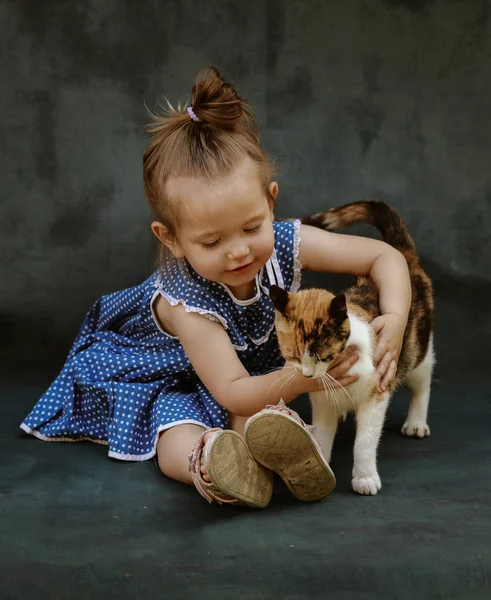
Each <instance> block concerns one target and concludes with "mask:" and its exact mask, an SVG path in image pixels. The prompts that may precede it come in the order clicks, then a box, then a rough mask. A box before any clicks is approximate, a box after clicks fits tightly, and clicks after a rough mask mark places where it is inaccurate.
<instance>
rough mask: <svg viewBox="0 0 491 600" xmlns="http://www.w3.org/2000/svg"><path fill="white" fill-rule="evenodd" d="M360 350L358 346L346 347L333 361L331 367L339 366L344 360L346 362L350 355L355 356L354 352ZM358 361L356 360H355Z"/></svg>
mask: <svg viewBox="0 0 491 600" xmlns="http://www.w3.org/2000/svg"><path fill="white" fill-rule="evenodd" d="M357 350H358V347H357V346H348V347H347V348H345V349H344V350H343V351H342V352H341V354H340V355H339V356H337V357H336V358H335V359H334V360H333V361H332V363H331V364H330V366H329V369H333V368H334V367H337V366H338V365H340V364H341V363H342V362H344V361H345V360H346V359H347V358H349V357H350V356H353V354H354V353H355V352H356V351H357ZM355 362H356V361H355ZM329 372H330V371H329Z"/></svg>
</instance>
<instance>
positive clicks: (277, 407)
mask: <svg viewBox="0 0 491 600" xmlns="http://www.w3.org/2000/svg"><path fill="white" fill-rule="evenodd" d="M265 410H272V411H275V412H280V413H283V414H285V415H288V416H289V417H291V418H292V419H294V420H295V421H296V422H297V423H298V424H299V425H301V426H302V427H303V428H304V429H305V430H306V431H307V432H308V433H309V434H310V436H311V438H312V441H313V442H314V444H315V445H316V446H317V449H318V450H319V452H320V453H321V456H324V455H323V452H322V448H321V447H320V444H319V442H318V441H317V440H316V439H315V433H314V432H315V425H309V424H308V423H306V422H305V421H304V420H303V419H302V418H301V417H300V415H299V414H298V413H297V412H295V411H294V410H292V409H291V408H288V406H287V405H286V404H285V403H284V402H283V400H280V401H279V402H278V404H268V405H267V406H266V409H265Z"/></svg>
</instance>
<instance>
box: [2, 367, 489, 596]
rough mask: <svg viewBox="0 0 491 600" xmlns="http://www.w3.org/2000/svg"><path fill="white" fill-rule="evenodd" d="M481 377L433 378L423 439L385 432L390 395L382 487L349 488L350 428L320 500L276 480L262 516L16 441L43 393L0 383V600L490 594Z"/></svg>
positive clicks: (485, 406) (76, 452)
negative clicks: (300, 496)
mask: <svg viewBox="0 0 491 600" xmlns="http://www.w3.org/2000/svg"><path fill="white" fill-rule="evenodd" d="M486 377H487V375H486V374H483V378H482V380H479V379H477V380H476V378H475V377H473V378H472V380H470V381H468V382H466V385H464V384H453V383H451V381H445V380H443V381H438V380H437V381H436V383H435V385H434V391H433V397H432V403H431V416H430V424H431V429H432V437H431V438H429V439H426V440H417V441H416V440H408V439H405V438H403V437H402V436H401V435H400V434H399V428H400V425H401V423H402V422H403V418H404V414H405V410H406V395H405V393H404V392H401V393H399V394H398V395H397V396H396V397H395V399H394V402H393V404H392V406H391V408H390V412H389V416H388V420H387V424H386V428H385V433H384V438H383V441H382V444H381V450H380V473H381V476H382V480H383V489H382V492H381V493H380V495H378V496H376V497H373V498H366V497H360V496H357V495H355V494H353V493H352V492H351V491H350V469H351V448H352V443H353V425H352V423H351V422H349V423H347V424H345V425H344V426H343V427H342V428H341V430H340V435H339V438H338V440H337V443H336V445H335V449H334V459H333V468H334V470H335V472H336V474H337V477H338V486H337V488H336V490H335V491H334V493H333V494H332V495H331V496H330V497H329V498H328V499H327V500H326V501H324V502H321V503H315V504H301V503H299V502H297V501H295V500H294V499H293V497H291V496H290V495H289V493H288V491H287V489H286V488H285V487H284V486H283V484H282V482H281V481H277V482H276V489H275V495H274V497H273V500H272V503H271V504H270V506H269V507H268V508H267V509H265V510H264V511H253V510H247V509H236V508H231V507H217V506H209V505H207V504H206V502H205V501H203V500H202V499H201V497H200V496H199V495H198V494H197V492H195V490H194V489H193V488H188V487H186V486H183V485H180V484H177V483H174V482H172V481H169V480H167V479H165V478H164V477H163V476H159V474H158V471H157V470H156V468H155V467H154V465H153V462H152V461H148V462H145V463H122V462H117V461H113V460H109V459H107V458H106V456H105V453H106V449H105V447H104V446H98V445H93V444H89V443H81V444H55V443H45V442H41V441H39V440H36V439H33V438H31V437H29V436H26V435H24V434H22V433H21V432H20V431H17V429H16V426H17V424H18V422H19V421H21V419H22V417H23V416H24V415H25V413H26V412H27V411H28V410H29V409H30V407H31V405H32V404H33V402H34V401H35V399H36V398H37V396H38V395H39V394H40V393H41V392H42V391H43V388H41V387H39V386H32V387H29V386H27V385H20V384H17V385H12V386H8V387H4V392H3V394H2V402H1V419H0V428H1V435H0V443H1V472H0V475H1V478H0V483H1V497H0V507H1V556H0V564H1V567H0V569H1V579H0V581H1V584H0V598H1V599H2V600H3V599H7V598H8V599H14V598H15V599H21V598H23V599H34V598H40V597H41V598H49V599H57V598H60V599H61V598H62V599H79V598H80V599H89V598H90V599H94V598H106V599H111V598H115V599H116V598H118V599H120V600H121V599H123V598H124V599H126V598H128V599H129V598H138V599H149V600H150V599H151V600H155V599H156V598H165V599H167V598H168V599H171V600H174V599H176V600H177V599H181V598H182V599H187V598H200V599H203V600H212V599H216V598H227V599H228V598H230V599H237V600H238V599H243V600H246V599H248V600H252V599H267V600H271V599H288V600H300V599H307V598H309V599H319V600H321V599H322V600H324V599H326V598H335V599H338V598H339V599H347V600H356V599H358V598H360V599H361V598H363V599H365V598H366V599H368V598H377V599H380V598H383V599H385V598H394V599H398V600H399V599H405V598H408V599H409V598H411V599H414V598H418V599H419V598H448V599H450V598H452V599H454V598H455V599H457V598H458V599H465V600H468V599H473V598H483V599H484V598H491V556H490V546H491V469H490V468H489V464H490V462H489V456H490V454H491V431H490V423H491V397H490V392H489V386H486V384H485V380H486ZM296 406H297V408H300V411H301V412H302V413H303V415H304V416H307V411H306V405H305V404H304V403H302V402H300V404H299V403H297V405H296Z"/></svg>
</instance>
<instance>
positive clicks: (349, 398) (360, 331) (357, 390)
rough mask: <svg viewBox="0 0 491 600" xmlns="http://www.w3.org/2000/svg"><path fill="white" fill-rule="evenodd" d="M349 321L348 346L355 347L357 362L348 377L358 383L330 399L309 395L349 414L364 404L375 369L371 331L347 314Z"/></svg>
mask: <svg viewBox="0 0 491 600" xmlns="http://www.w3.org/2000/svg"><path fill="white" fill-rule="evenodd" d="M348 317H349V320H350V327H351V333H350V336H349V338H348V342H347V345H348V346H351V345H353V346H356V347H357V354H358V356H359V359H358V361H357V362H356V363H355V364H354V365H353V367H352V368H351V369H350V371H349V375H358V377H359V379H358V381H355V383H352V384H350V385H349V386H348V387H346V388H344V390H343V391H342V392H341V391H339V390H338V391H336V390H334V391H333V392H331V393H330V396H331V398H326V395H325V393H324V392H316V393H315V394H311V398H312V400H313V401H314V400H316V401H320V402H325V401H326V400H327V402H328V403H329V404H330V405H332V406H335V407H336V408H337V410H338V412H341V413H343V412H349V411H351V410H354V409H355V408H356V406H357V405H360V404H362V403H364V402H366V401H367V400H368V399H369V398H370V395H371V392H372V390H373V381H374V376H375V367H374V366H373V337H374V335H375V333H374V331H373V329H372V328H371V327H370V325H368V323H365V322H364V321H362V320H361V319H359V318H358V317H357V316H355V315H353V314H352V313H348Z"/></svg>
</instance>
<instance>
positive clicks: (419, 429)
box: [401, 335, 435, 438]
mask: <svg viewBox="0 0 491 600" xmlns="http://www.w3.org/2000/svg"><path fill="white" fill-rule="evenodd" d="M434 366H435V352H434V350H433V335H432V336H431V338H430V343H429V345H428V350H427V352H426V356H425V357H424V359H423V361H422V362H421V364H419V365H418V366H417V367H416V368H415V369H414V370H413V371H411V372H410V373H408V375H407V377H406V383H407V384H408V386H409V388H410V390H411V400H410V403H409V411H408V413H407V418H406V422H405V423H404V425H403V426H402V430H401V433H402V434H403V435H407V436H410V437H414V436H416V437H420V438H423V437H426V436H428V435H430V428H429V427H428V424H427V422H426V419H427V417H428V404H429V403H430V390H431V376H432V374H433V367H434Z"/></svg>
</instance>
